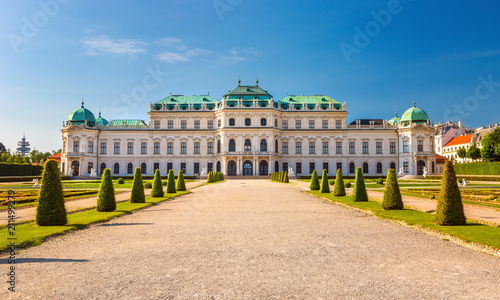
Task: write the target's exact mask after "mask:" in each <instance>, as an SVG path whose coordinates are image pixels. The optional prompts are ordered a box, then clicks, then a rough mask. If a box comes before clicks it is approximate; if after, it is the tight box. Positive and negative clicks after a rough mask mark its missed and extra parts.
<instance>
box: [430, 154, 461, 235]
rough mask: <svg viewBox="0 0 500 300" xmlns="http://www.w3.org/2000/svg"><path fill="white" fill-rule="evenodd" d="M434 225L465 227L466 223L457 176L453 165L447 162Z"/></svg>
mask: <svg viewBox="0 0 500 300" xmlns="http://www.w3.org/2000/svg"><path fill="white" fill-rule="evenodd" d="M436 223H437V224H438V225H465V223H466V220H465V214H464V207H463V205H462V196H461V195H460V189H459V188H458V184H457V176H456V174H455V170H454V169H453V163H452V162H451V161H449V160H447V161H446V162H445V165H444V172H443V179H442V181H441V192H440V193H439V199H438V203H437V208H436Z"/></svg>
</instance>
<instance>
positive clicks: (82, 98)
mask: <svg viewBox="0 0 500 300" xmlns="http://www.w3.org/2000/svg"><path fill="white" fill-rule="evenodd" d="M82 108H83V93H82Z"/></svg>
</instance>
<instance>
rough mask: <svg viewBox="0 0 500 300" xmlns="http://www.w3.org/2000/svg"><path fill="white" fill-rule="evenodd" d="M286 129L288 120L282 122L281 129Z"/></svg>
mask: <svg viewBox="0 0 500 300" xmlns="http://www.w3.org/2000/svg"><path fill="white" fill-rule="evenodd" d="M287 128H288V120H283V129H287Z"/></svg>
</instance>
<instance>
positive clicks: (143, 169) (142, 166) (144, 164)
mask: <svg viewBox="0 0 500 300" xmlns="http://www.w3.org/2000/svg"><path fill="white" fill-rule="evenodd" d="M141 174H146V163H142V164H141Z"/></svg>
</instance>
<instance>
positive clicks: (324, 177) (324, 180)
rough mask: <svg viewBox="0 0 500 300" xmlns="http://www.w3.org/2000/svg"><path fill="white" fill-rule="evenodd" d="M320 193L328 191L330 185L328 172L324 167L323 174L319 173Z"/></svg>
mask: <svg viewBox="0 0 500 300" xmlns="http://www.w3.org/2000/svg"><path fill="white" fill-rule="evenodd" d="M321 193H330V185H329V184H328V174H327V173H326V169H323V175H321Z"/></svg>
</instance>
